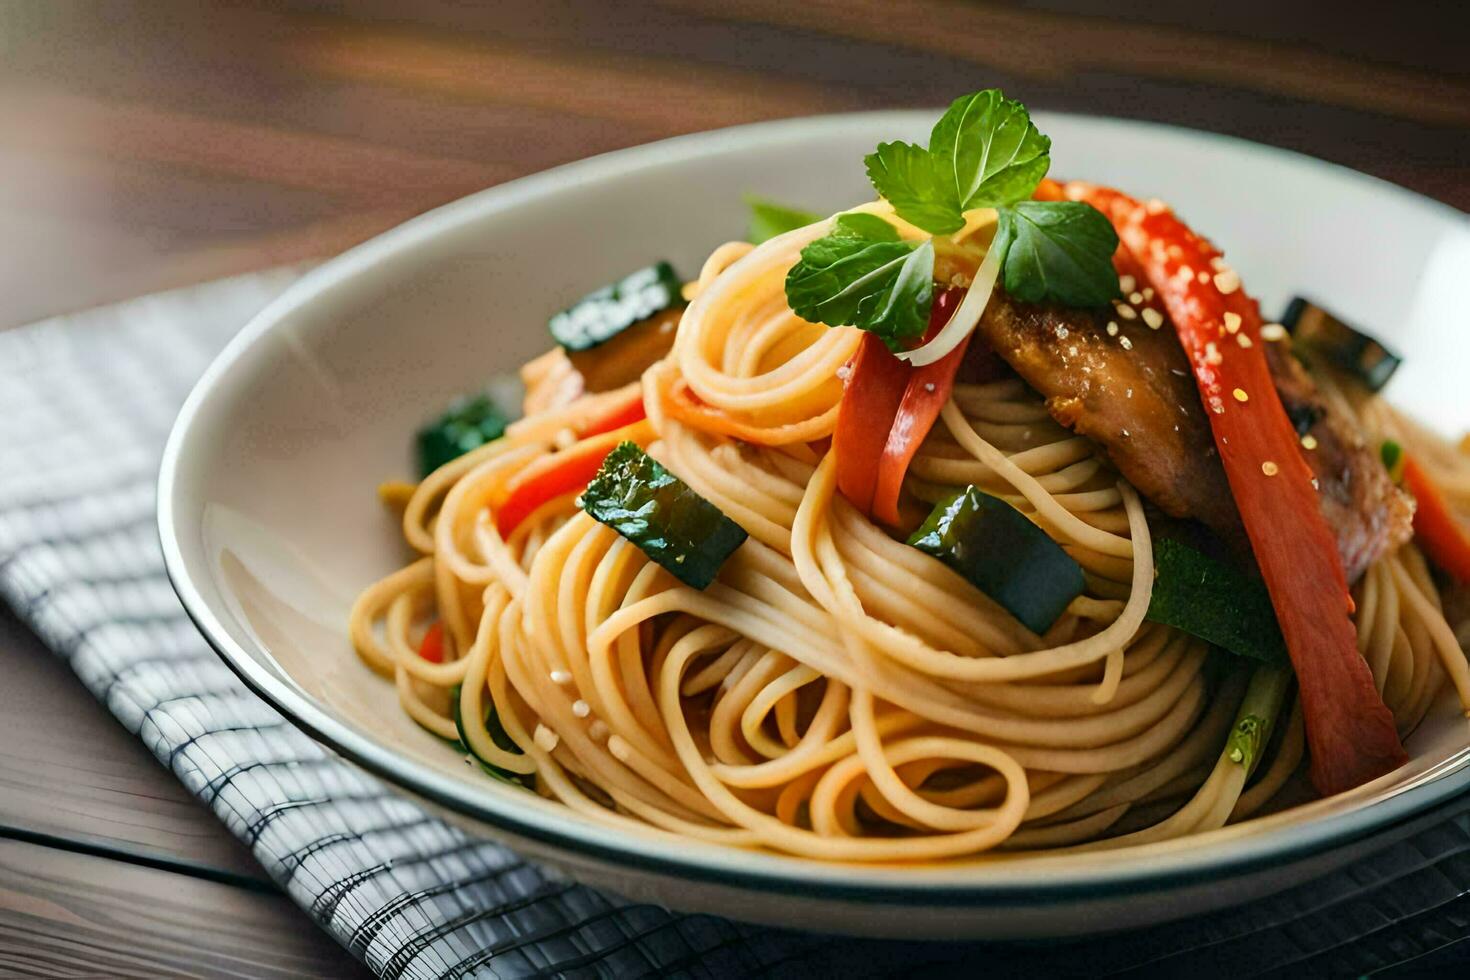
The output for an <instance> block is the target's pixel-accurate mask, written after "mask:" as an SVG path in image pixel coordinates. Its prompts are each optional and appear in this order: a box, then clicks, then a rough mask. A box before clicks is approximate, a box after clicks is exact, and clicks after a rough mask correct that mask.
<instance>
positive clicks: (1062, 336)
mask: <svg viewBox="0 0 1470 980" xmlns="http://www.w3.org/2000/svg"><path fill="white" fill-rule="evenodd" d="M1055 332H1056V335H1057V339H1058V340H1066V339H1067V334H1069V333H1070V332H1071V331H1069V330H1068V329H1067V328H1066V327H1064V326H1062V325H1061V324H1060V323H1059V324H1057V329H1056V331H1055Z"/></svg>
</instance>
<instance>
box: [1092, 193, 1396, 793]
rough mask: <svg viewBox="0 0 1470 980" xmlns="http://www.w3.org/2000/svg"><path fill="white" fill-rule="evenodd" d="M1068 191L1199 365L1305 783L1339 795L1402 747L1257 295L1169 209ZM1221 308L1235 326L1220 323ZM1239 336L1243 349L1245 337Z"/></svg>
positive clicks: (1387, 764) (1387, 765) (1378, 770)
mask: <svg viewBox="0 0 1470 980" xmlns="http://www.w3.org/2000/svg"><path fill="white" fill-rule="evenodd" d="M1066 191H1067V196H1068V197H1069V198H1071V199H1073V200H1083V201H1086V202H1088V203H1090V204H1092V205H1093V206H1094V207H1096V208H1097V209H1098V210H1099V211H1101V212H1102V213H1103V214H1105V215H1107V216H1108V218H1109V219H1110V220H1111V221H1112V223H1113V226H1114V227H1115V228H1116V229H1117V232H1118V237H1119V239H1120V240H1121V242H1122V244H1123V246H1124V247H1125V248H1126V249H1127V251H1128V252H1129V253H1130V254H1131V255H1132V257H1133V259H1134V260H1135V261H1136V262H1137V263H1138V265H1139V267H1141V268H1142V270H1143V271H1144V274H1145V275H1146V276H1147V277H1148V281H1149V283H1150V284H1151V285H1152V286H1153V288H1154V289H1155V290H1156V291H1157V293H1158V295H1159V296H1160V297H1161V298H1162V300H1163V301H1164V304H1165V307H1166V308H1167V309H1168V312H1169V316H1170V318H1171V319H1172V320H1173V321H1174V327H1175V330H1176V331H1177V332H1178V334H1179V340H1180V343H1181V344H1182V345H1183V347H1184V351H1185V353H1186V354H1187V355H1188V357H1189V360H1190V363H1191V365H1192V366H1193V368H1194V375H1195V381H1196V383H1197V384H1198V385H1199V391H1200V396H1201V398H1202V399H1203V401H1204V404H1205V410H1206V415H1207V416H1208V418H1209V420H1210V427H1211V429H1212V430H1213V433H1214V437H1215V445H1216V447H1217V448H1218V449H1219V451H1220V458H1221V461H1222V462H1223V463H1224V465H1225V474H1226V476H1227V477H1228V478H1229V481H1230V489H1231V493H1232V494H1233V495H1234V497H1235V501H1236V504H1237V506H1238V508H1239V510H1240V515H1241V517H1242V519H1243V521H1244V523H1245V529H1246V534H1247V535H1248V537H1249V538H1250V542H1251V548H1252V550H1253V551H1254V552H1255V556H1256V562H1257V564H1259V565H1260V568H1261V574H1262V575H1263V576H1264V577H1265V579H1266V587H1267V589H1268V590H1269V591H1270V594H1271V602H1272V605H1273V606H1274V607H1275V609H1276V616H1277V619H1278V620H1279V621H1280V624H1281V632H1282V634H1283V635H1284V636H1285V638H1286V645H1287V649H1288V651H1289V652H1290V654H1291V661H1292V665H1293V666H1294V667H1295V668H1296V675H1297V683H1298V687H1299V689H1300V691H1301V702H1302V714H1303V716H1304V718H1305V721H1306V729H1307V742H1308V745H1309V747H1310V749H1311V758H1312V763H1311V776H1312V783H1313V785H1314V786H1316V788H1317V791H1318V792H1320V793H1322V794H1324V795H1328V794H1332V793H1339V792H1342V791H1343V790H1347V789H1351V788H1352V787H1354V786H1358V785H1361V784H1362V783H1365V782H1367V781H1368V780H1370V779H1374V778H1375V777H1377V776H1381V775H1383V774H1384V773H1386V772H1389V771H1391V770H1393V769H1395V768H1397V767H1399V766H1401V765H1403V764H1404V763H1405V762H1406V761H1407V758H1408V757H1407V756H1406V755H1405V753H1404V749H1403V746H1402V745H1401V744H1400V743H1399V738H1398V732H1397V731H1396V730H1395V728H1394V722H1393V715H1392V714H1391V713H1390V712H1389V710H1388V708H1387V707H1385V706H1384V703H1383V699H1382V698H1381V697H1380V696H1379V694H1378V690H1377V688H1376V687H1375V686H1374V683H1373V675H1372V673H1371V672H1370V671H1369V669H1368V665H1367V663H1365V662H1364V660H1363V658H1362V657H1361V656H1359V655H1358V650H1357V637H1356V633H1355V631H1354V628H1353V624H1352V621H1351V619H1349V609H1350V608H1351V605H1350V602H1351V600H1350V599H1349V597H1348V588H1347V580H1346V578H1345V576H1344V574H1343V569H1342V562H1341V560H1340V559H1339V557H1338V552H1337V544H1336V541H1335V540H1334V538H1333V535H1332V531H1331V530H1330V529H1329V528H1328V526H1327V522H1326V520H1324V519H1323V517H1322V512H1321V510H1320V508H1319V506H1318V500H1317V493H1316V490H1315V489H1314V488H1313V486H1312V471H1311V469H1310V468H1309V467H1308V466H1307V463H1306V461H1305V460H1303V459H1302V455H1301V451H1300V450H1299V449H1298V443H1297V437H1296V432H1295V430H1294V429H1293V428H1292V425H1291V422H1290V421H1289V420H1288V419H1287V417H1286V412H1285V410H1284V409H1283V408H1282V406H1281V399H1280V398H1279V397H1278V396H1277V394H1276V388H1275V386H1274V384H1273V383H1272V379H1271V372H1270V370H1269V368H1268V367H1267V366H1266V358H1265V356H1264V355H1263V353H1262V351H1261V346H1260V345H1261V335H1260V329H1261V315H1260V310H1259V308H1258V307H1257V305H1256V303H1255V301H1254V300H1252V299H1251V298H1250V297H1249V296H1247V295H1246V294H1245V292H1244V291H1243V290H1242V289H1241V288H1240V282H1239V278H1238V277H1237V276H1236V275H1235V273H1234V272H1232V271H1230V270H1229V269H1228V267H1226V266H1224V265H1223V259H1222V258H1221V255H1220V252H1219V251H1218V250H1216V249H1215V247H1214V246H1213V245H1211V244H1210V243H1209V242H1208V241H1206V240H1204V239H1203V238H1201V237H1200V236H1198V235H1196V234H1195V233H1194V232H1193V231H1191V230H1190V229H1189V228H1188V226H1186V225H1185V224H1184V223H1183V222H1182V221H1180V220H1179V219H1178V218H1177V217H1175V216H1174V214H1173V213H1172V212H1171V211H1170V210H1169V209H1167V208H1164V207H1159V206H1157V205H1151V206H1149V207H1145V206H1144V205H1142V204H1140V203H1139V202H1138V201H1135V200H1134V199H1132V198H1130V197H1128V196H1126V195H1124V194H1121V193H1119V192H1118V191H1115V190H1111V189H1108V188H1101V187H1095V186H1092V185H1087V184H1069V185H1067V187H1066ZM1201 273H1204V276H1203V279H1204V281H1201V276H1200V274H1201ZM1236 317H1239V321H1238V323H1237V322H1236V320H1235V318H1236ZM1227 318H1228V319H1229V320H1230V321H1231V325H1232V326H1235V330H1229V329H1227V326H1226V320H1227ZM1238 335H1239V336H1244V337H1246V338H1247V342H1248V343H1249V344H1250V346H1242V345H1241V342H1240V341H1239V340H1238V339H1237V336H1238Z"/></svg>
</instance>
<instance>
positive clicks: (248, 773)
mask: <svg viewBox="0 0 1470 980" xmlns="http://www.w3.org/2000/svg"><path fill="white" fill-rule="evenodd" d="M295 275H296V273H295V272H293V271H276V272H270V273H264V274H259V275H252V276H247V277H242V278H237V279H231V280H225V281H222V282H216V283H211V284H208V285H204V286H199V287H195V288H192V289H186V290H180V291H176V292H171V293H164V294H160V295H156V296H149V297H144V298H142V299H138V300H133V301H131V302H127V303H123V304H120V305H117V306H113V307H108V308H104V309H98V310H93V311H90V312H87V313H81V314H77V315H73V316H67V317H59V318H57V319H53V320H48V321H46V322H44V323H38V324H35V325H33V326H30V327H25V328H21V329H18V330H12V331H7V332H4V333H0V596H3V597H4V599H5V600H6V601H8V602H9V604H10V605H11V606H13V607H14V608H15V610H16V611H17V612H18V613H19V615H20V616H21V617H22V618H23V619H25V621H26V622H28V623H29V624H30V625H31V627H32V628H33V629H35V631H36V632H37V633H38V634H39V635H40V636H41V638H42V639H43V640H44V641H45V642H46V644H47V645H48V646H49V647H50V648H51V649H52V650H54V651H55V652H56V654H57V655H58V656H61V657H63V658H65V659H66V660H67V662H68V663H70V664H71V666H72V669H73V670H74V671H75V672H76V674H77V676H78V678H80V680H81V682H82V683H83V684H85V685H86V686H87V688H88V689H89V690H90V691H91V692H92V693H93V694H94V695H96V697H97V698H98V699H99V700H100V701H102V702H103V703H104V704H106V705H107V707H108V708H109V709H110V710H111V711H112V713H113V714H114V715H116V716H117V719H118V720H119V721H120V722H122V724H123V725H124V726H125V727H126V728H127V730H128V731H130V732H132V733H133V734H134V735H136V736H137V737H138V738H141V739H142V740H143V741H144V742H145V743H146V744H147V745H148V747H149V748H150V749H152V750H153V752H154V754H155V755H156V756H157V757H158V759H159V761H160V762H161V763H163V764H164V765H165V766H167V767H168V768H169V769H170V770H171V771H172V772H173V773H174V775H176V776H177V777H178V778H179V779H180V780H181V781H182V782H183V783H184V784H185V785H186V786H187V787H188V788H189V789H190V790H191V791H192V792H193V793H195V794H196V795H198V796H199V797H200V799H202V800H203V801H204V802H205V803H206V804H208V805H209V806H210V808H211V809H212V810H213V811H214V813H215V814H216V815H217V816H218V817H219V819H220V820H222V821H223V822H224V823H225V825H226V826H227V827H228V828H229V829H230V831H231V832H232V833H234V834H235V835H236V836H238V837H239V838H240V839H241V840H243V841H245V843H246V844H248V845H249V846H250V848H251V849H252V850H253V851H254V853H255V856H256V857H257V858H258V859H259V860H260V862H261V864H262V865H264V867H265V869H266V870H267V871H268V872H269V873H270V875H271V876H272V877H273V878H274V879H275V880H276V881H277V882H278V883H279V884H280V886H281V887H282V888H283V889H284V890H285V891H286V892H287V893H288V894H289V895H290V896H291V898H292V899H294V900H295V901H296V902H297V903H298V904H299V905H300V906H301V907H302V909H303V910H305V912H306V914H308V915H310V916H311V917H312V919H314V920H315V921H316V922H317V923H318V924H319V925H320V926H321V927H322V928H323V929H326V930H327V931H328V932H329V933H331V934H332V936H333V937H335V938H336V939H337V940H338V941H339V942H341V943H342V944H343V945H344V946H346V947H347V948H348V949H349V950H351V951H352V952H353V953H354V954H355V955H357V956H358V957H360V958H361V959H362V960H363V961H364V962H366V963H367V965H368V966H369V967H370V968H372V969H373V970H374V971H375V972H376V973H378V974H379V975H381V976H383V977H387V978H430V977H481V976H485V977H511V976H525V975H533V974H539V975H545V974H564V975H568V976H609V977H633V976H643V975H673V976H689V977H719V978H723V977H734V976H771V975H778V976H837V975H843V976H850V977H861V976H890V975H905V974H910V973H913V974H927V975H935V974H941V975H943V974H948V973H951V972H959V971H961V970H963V971H964V972H967V973H968V972H977V973H978V972H980V971H983V972H984V975H986V976H987V977H992V978H995V977H1006V976H1035V975H1064V976H1065V975H1087V976H1100V975H1110V974H1127V973H1136V974H1138V975H1149V976H1157V975H1161V974H1165V975H1174V974H1186V975H1190V976H1215V975H1220V976H1225V975H1228V976H1230V977H1232V978H1239V977H1246V976H1253V975H1258V974H1271V973H1283V974H1284V973H1295V974H1298V975H1304V976H1313V975H1363V974H1371V973H1377V972H1380V971H1385V970H1387V971H1412V972H1418V971H1420V970H1430V971H1436V972H1437V971H1440V970H1443V971H1445V972H1455V971H1464V970H1466V969H1467V967H1470V800H1465V801H1454V802H1452V803H1450V804H1447V805H1445V806H1444V807H1442V808H1441V810H1440V811H1439V812H1438V813H1437V814H1436V815H1435V818H1434V819H1432V820H1421V824H1422V827H1421V828H1420V829H1418V830H1416V831H1415V832H1413V833H1411V834H1408V835H1407V836H1404V835H1400V839H1398V840H1397V841H1395V842H1393V843H1388V844H1385V846H1384V847H1382V848H1381V849H1379V850H1377V851H1376V852H1375V853H1373V854H1372V855H1371V856H1370V857H1367V858H1365V859H1363V860H1362V861H1360V862H1358V863H1356V864H1354V865H1352V866H1350V867H1348V868H1347V869H1345V870H1343V871H1340V872H1338V873H1335V874H1333V875H1330V876H1328V877H1325V878H1322V879H1319V880H1317V881H1313V882H1310V883H1303V884H1302V885H1301V886H1300V887H1297V888H1294V889H1292V890H1290V891H1288V892H1285V893H1283V894H1281V895H1278V896H1276V897H1274V898H1271V899H1269V900H1266V901H1258V902H1255V903H1252V904H1250V905H1247V906H1245V907H1242V908H1240V909H1237V910H1233V911H1230V912H1226V913H1218V914H1215V915H1211V916H1204V917H1200V918H1197V919H1191V920H1188V921H1185V922H1181V923H1176V924H1172V925H1167V926H1160V927H1156V928H1152V929H1148V930H1142V931H1136V932H1131V933H1123V934H1118V935H1115V936H1111V937H1107V938H1102V939H1091V940H1083V941H1076V942H1060V943H1046V944H1039V943H1036V944H1024V945H1006V944H962V943H918V942H910V943H897V942H879V941H873V940H859V939H850V938H841V937H831V936H819V935H812V934H807V933H796V932H786V931H779V930H774V929H767V928H763V927H757V926H751V925H746V924H741V923H735V922H730V921H726V920H723V919H719V918H716V917H713V916H699V915H680V914H676V913H672V912H669V911H666V910H664V909H661V908H656V907H653V906H649V905H638V904H632V903H629V902H627V901H625V900H622V899H619V898H617V897H614V896H610V895H603V894H600V893H598V892H595V891H592V890H590V889H587V888H583V887H580V886H578V885H574V884H570V883H568V882H566V881H565V880H562V879H560V878H557V877H555V876H552V875H549V874H545V873H543V872H542V871H540V870H539V869H538V868H536V867H535V866H534V865H531V864H527V863H526V862H524V861H522V860H521V859H519V858H518V857H516V856H515V855H514V854H512V853H511V852H510V851H508V850H506V849H505V848H503V847H501V846H499V845H497V844H494V843H491V842H488V841H484V840H478V839H474V838H470V837H467V836H466V835H465V834H464V833H462V832H461V831H459V830H457V829H454V828H452V827H450V826H449V825H447V824H445V823H444V822H442V821H440V820H438V819H436V818H435V817H432V816H430V815H429V814H427V813H426V812H424V811H423V810H422V809H420V808H419V807H418V806H417V805H416V804H414V803H412V802H410V801H408V800H406V799H404V798H402V797H400V796H398V795H397V794H396V793H394V792H393V791H392V790H390V789H388V788H387V787H385V786H384V785H383V784H382V783H380V782H379V781H378V780H377V779H376V778H374V777H372V776H369V775H367V774H365V773H363V772H361V771H360V770H358V769H356V768H355V767H353V766H352V765H350V764H349V763H346V762H344V761H343V760H341V759H339V758H337V757H336V756H334V755H333V754H332V753H330V752H329V751H327V750H325V749H323V748H321V747H319V746H318V745H317V744H316V743H314V742H313V741H312V740H311V739H309V738H308V737H306V736H305V735H303V734H302V733H300V732H299V731H297V730H296V729H295V728H294V727H292V726H291V725H290V724H288V723H287V722H285V721H284V720H283V719H282V718H281V717H280V716H279V715H278V714H277V713H276V712H275V711H274V710H273V709H271V708H270V707H269V706H268V705H266V704H265V703H264V702H262V701H261V700H260V699H258V698H257V697H255V696H254V695H253V694H251V693H250V692H249V691H248V690H247V689H246V688H245V687H244V686H243V685H242V684H241V683H240V681H239V680H237V679H236V677H235V676H234V674H232V673H231V672H230V670H229V669H228V668H226V667H225V666H224V664H223V663H221V662H220V661H219V659H218V658H217V657H216V656H215V654H214V653H213V652H212V651H211V650H210V648H209V647H208V646H207V645H206V644H205V642H204V640H203V639H202V638H201V637H200V636H199V634H198V633H197V632H196V631H195V629H194V627H193V626H192V625H191V624H190V622H189V620H188V619H187V618H186V617H185V615H184V611H183V609H182V607H181V606H180V605H179V602H178V600H177V598H176V597H175V596H174V593H173V590H172V589H171V588H170V586H169V583H168V580H167V578H166V577H165V576H164V572H163V562H162V557H161V554H160V551H159V547H158V537H157V528H156V525H155V521H154V491H155V479H156V474H157V468H158V461H159V455H160V453H161V450H162V447H163V442H164V438H165V436H166V434H167V432H168V428H169V425H170V423H171V422H172V421H173V418H174V414H175V413H176V412H177V410H178V407H179V405H180V404H181V403H182V401H183V399H184V396H185V394H187V392H188V390H189V387H190V386H191V384H192V383H193V382H194V380H195V379H196V378H197V377H198V376H199V375H200V374H201V373H202V372H203V370H204V367H205V366H206V364H207V363H208V361H209V360H210V358H211V357H213V355H214V354H215V353H216V352H217V351H218V350H219V349H220V348H221V347H222V346H223V345H224V343H225V341H226V340H228V338H229V337H230V336H231V335H232V334H233V333H234V332H235V331H236V330H237V329H239V327H240V326H242V325H243V324H244V323H245V321H246V320H247V319H249V317H250V316H251V315H252V314H254V313H255V312H256V311H257V310H259V309H260V308H261V307H262V306H264V305H265V303H266V302H267V301H269V300H270V299H271V298H273V297H274V296H275V295H276V294H277V293H278V292H280V290H281V289H283V288H284V287H285V286H286V285H287V284H288V283H289V282H291V281H292V279H293V278H294V277H295Z"/></svg>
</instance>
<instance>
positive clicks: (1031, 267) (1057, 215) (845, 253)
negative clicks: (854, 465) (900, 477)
mask: <svg viewBox="0 0 1470 980" xmlns="http://www.w3.org/2000/svg"><path fill="white" fill-rule="evenodd" d="M865 162H866V164H867V170H868V178H869V179H870V180H871V181H872V182H873V186H874V187H875V188H876V189H877V190H878V193H879V194H881V195H882V196H883V197H884V199H886V200H887V201H888V203H889V204H891V205H893V209H894V212H895V213H896V214H897V215H898V216H899V217H900V218H902V219H903V220H905V221H907V222H908V223H909V224H911V225H914V226H916V227H918V228H920V229H922V230H924V231H927V232H929V233H930V234H932V235H936V236H939V235H950V234H953V233H954V232H956V231H959V230H960V229H961V228H963V227H964V226H965V215H966V213H967V212H969V211H972V210H974V209H976V208H986V207H992V208H995V209H996V210H997V212H998V214H999V224H998V227H997V229H996V235H995V238H994V240H993V241H992V243H991V246H990V247H991V248H992V249H996V250H998V255H997V258H998V260H999V261H1000V263H1001V269H1002V275H1003V282H1004V284H1005V288H1006V291H1007V292H1008V293H1010V294H1011V295H1012V296H1015V297H1016V298H1017V299H1020V300H1023V301H1026V302H1035V303H1040V302H1053V303H1062V304H1065V305H1068V306H1102V305H1105V304H1106V303H1107V302H1108V301H1109V300H1111V299H1114V298H1116V297H1117V296H1118V295H1120V293H1119V290H1118V276H1117V273H1116V272H1115V271H1114V269H1113V264H1112V256H1113V251H1114V249H1116V248H1117V245H1118V238H1117V235H1116V234H1115V233H1114V231H1113V227H1112V225H1111V224H1109V222H1108V220H1107V218H1105V217H1104V216H1103V215H1102V214H1101V213H1100V212H1098V211H1097V210H1096V209H1094V208H1093V207H1091V206H1090V205H1087V204H1083V203H1081V202H1077V201H1047V202H1041V201H1032V200H1029V198H1030V197H1031V194H1032V193H1033V192H1034V191H1035V190H1036V186H1037V184H1039V183H1040V182H1041V179H1042V178H1043V177H1045V176H1046V171H1047V168H1048V167H1050V166H1051V140H1049V139H1047V137H1046V136H1044V135H1042V134H1041V132H1039V131H1038V130H1037V128H1036V126H1035V125H1033V124H1032V122H1031V117H1030V115H1029V114H1028V113H1027V111H1026V107H1025V106H1023V105H1022V104H1021V103H1019V102H1016V101H1013V100H1010V99H1007V98H1005V96H1003V95H1002V94H1001V93H1000V91H999V90H998V89H986V90H985V91H983V92H976V93H974V94H972V95H966V96H964V97H963V98H960V99H956V100H955V102H954V103H953V104H952V105H951V106H950V107H949V109H948V110H947V111H946V112H945V113H944V115H943V116H942V117H941V118H940V120H939V121H938V122H937V123H935V124H934V129H933V130H932V131H931V132H930V134H929V145H928V146H927V147H923V146H918V145H916V144H913V143H884V144H882V145H880V146H879V147H878V149H877V150H876V151H875V152H873V153H871V154H869V155H868V156H867V158H866V160H865ZM879 224H882V225H884V226H886V227H887V231H883V230H881V229H879V228H878V227H877V225H879ZM855 225H856V226H857V229H858V230H856V231H855V230H854V226H855ZM932 275H933V247H932V244H931V243H930V242H929V241H927V240H926V241H923V242H913V241H902V240H900V239H899V236H898V234H897V233H896V232H895V231H894V230H893V229H892V227H891V226H889V225H888V223H887V222H885V221H883V219H882V218H879V217H877V216H875V215H843V216H842V217H841V218H839V219H838V221H837V222H835V223H834V226H833V228H832V230H831V231H830V232H829V233H828V234H827V235H826V236H824V237H822V238H819V239H817V240H816V241H814V242H812V243H811V244H810V245H808V246H807V247H806V248H804V249H803V250H802V253H801V260H800V261H799V262H798V263H797V264H796V266H795V267H794V268H793V269H792V270H791V273H790V275H789V276H788V277H787V279H786V297H787V300H788V302H789V303H790V305H791V308H792V310H794V311H795V312H796V313H797V315H798V316H801V317H802V318H804V319H806V320H810V321H812V322H814V323H826V324H828V325H830V326H848V325H850V326H856V327H861V328H862V329H864V330H868V331H871V332H873V333H875V334H877V335H878V336H880V337H882V338H883V339H884V340H885V341H886V342H887V343H888V345H889V346H890V347H892V348H894V349H895V350H898V349H902V348H903V347H904V346H905V344H904V343H903V342H904V341H906V340H907V339H909V338H911V337H914V336H917V335H919V334H922V333H923V331H924V328H925V326H926V325H927V324H928V319H929V307H930V305H931V303H932V302H933V292H934V291H933V285H932V281H930V280H931V279H932ZM920 278H923V279H924V280H925V281H924V282H923V283H922V284H920V282H919V281H918V280H919V279H920Z"/></svg>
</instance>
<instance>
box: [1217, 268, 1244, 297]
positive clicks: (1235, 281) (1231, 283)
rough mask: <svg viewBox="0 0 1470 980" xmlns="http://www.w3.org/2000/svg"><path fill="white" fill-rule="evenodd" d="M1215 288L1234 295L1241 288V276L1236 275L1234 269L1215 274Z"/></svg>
mask: <svg viewBox="0 0 1470 980" xmlns="http://www.w3.org/2000/svg"><path fill="white" fill-rule="evenodd" d="M1215 288H1216V289H1218V290H1220V292H1222V293H1226V294H1229V293H1233V292H1235V291H1236V290H1237V289H1239V288H1240V276H1238V275H1236V274H1235V270H1234V269H1226V270H1225V271H1224V272H1217V273H1215Z"/></svg>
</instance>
